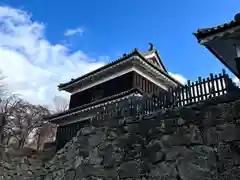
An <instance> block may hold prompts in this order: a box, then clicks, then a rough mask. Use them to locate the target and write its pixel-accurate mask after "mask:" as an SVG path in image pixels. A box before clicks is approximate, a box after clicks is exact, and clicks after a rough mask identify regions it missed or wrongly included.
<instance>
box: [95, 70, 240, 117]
mask: <svg viewBox="0 0 240 180" xmlns="http://www.w3.org/2000/svg"><path fill="white" fill-rule="evenodd" d="M238 90H239V88H238V87H237V85H236V84H235V83H234V82H233V81H232V79H231V78H230V77H229V76H228V75H227V74H226V73H225V71H224V70H223V71H222V73H220V74H218V75H215V76H214V75H213V74H212V73H211V74H210V76H209V77H208V78H206V79H202V78H200V77H199V78H198V80H197V81H195V82H191V81H188V82H187V84H186V85H185V86H183V87H177V88H175V89H173V88H170V89H169V91H167V92H161V93H159V94H152V95H151V96H142V97H136V96H133V97H131V98H128V99H127V100H123V101H121V102H117V103H114V104H109V105H107V106H105V107H103V108H101V109H98V111H97V113H96V116H95V117H94V119H95V120H96V119H98V120H101V119H104V118H108V117H109V118H110V117H111V118H115V117H116V118H128V117H132V116H138V115H144V114H149V113H151V112H154V111H158V110H161V109H164V108H165V109H167V108H174V107H181V106H186V105H190V104H194V103H197V102H200V101H205V100H208V99H211V98H213V97H217V96H221V95H225V94H228V93H230V92H235V91H238Z"/></svg>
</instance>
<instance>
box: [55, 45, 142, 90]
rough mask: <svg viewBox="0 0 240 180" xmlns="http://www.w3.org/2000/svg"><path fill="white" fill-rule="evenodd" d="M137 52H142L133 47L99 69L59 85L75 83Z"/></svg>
mask: <svg viewBox="0 0 240 180" xmlns="http://www.w3.org/2000/svg"><path fill="white" fill-rule="evenodd" d="M135 53H140V52H139V50H138V49H137V48H134V49H133V50H132V51H131V52H129V53H123V55H122V56H120V57H119V58H117V59H116V60H115V61H111V62H110V63H108V64H105V65H103V66H101V67H100V68H98V69H96V70H94V71H91V72H88V73H86V74H84V75H82V76H79V77H77V78H75V79H74V78H72V79H71V80H70V81H68V82H66V83H60V84H59V85H58V87H59V88H60V87H61V86H64V85H66V84H71V83H74V82H76V81H78V80H79V79H81V78H83V77H84V76H86V77H87V76H88V75H90V74H92V73H93V72H95V71H97V70H99V69H101V68H104V67H107V66H111V65H112V64H113V63H116V62H117V61H120V60H123V59H127V58H129V57H131V56H132V55H134V54H135Z"/></svg>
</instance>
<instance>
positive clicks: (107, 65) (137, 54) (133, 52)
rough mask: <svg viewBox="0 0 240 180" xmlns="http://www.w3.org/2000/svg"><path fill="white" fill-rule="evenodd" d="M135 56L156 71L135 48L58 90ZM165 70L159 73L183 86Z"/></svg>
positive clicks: (61, 86)
mask: <svg viewBox="0 0 240 180" xmlns="http://www.w3.org/2000/svg"><path fill="white" fill-rule="evenodd" d="M134 55H136V56H139V57H140V58H141V59H143V60H144V61H146V63H148V64H149V65H151V66H152V67H153V68H155V69H156V67H155V66H154V65H153V64H152V63H150V62H149V61H147V60H146V59H145V57H144V56H143V55H142V54H141V53H140V52H139V51H138V49H137V48H135V49H134V50H133V51H132V52H131V53H129V54H124V55H123V56H122V57H120V58H119V59H117V60H116V61H113V62H111V63H109V64H106V65H105V66H102V67H100V68H98V69H96V70H94V71H91V72H89V73H87V74H85V75H83V76H81V77H79V78H76V79H73V80H71V81H69V82H67V83H63V84H60V85H59V86H58V88H60V89H61V88H64V87H66V86H68V85H70V84H72V83H75V82H77V81H80V80H82V79H84V78H86V77H88V76H91V75H94V74H95V73H97V72H100V71H102V70H104V69H107V68H108V67H111V66H113V65H115V64H118V63H120V62H122V61H124V60H127V59H129V58H130V57H132V56H134ZM164 70H165V71H163V70H161V69H158V71H160V72H161V73H162V74H163V75H165V76H166V77H168V78H169V79H170V80H172V81H173V82H175V83H177V84H178V85H182V84H181V83H180V82H178V81H177V80H176V79H174V78H173V77H171V76H170V75H169V74H168V73H167V72H166V69H164Z"/></svg>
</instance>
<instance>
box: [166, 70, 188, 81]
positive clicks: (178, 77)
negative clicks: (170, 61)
mask: <svg viewBox="0 0 240 180" xmlns="http://www.w3.org/2000/svg"><path fill="white" fill-rule="evenodd" d="M169 75H170V76H172V77H173V78H174V79H176V80H178V81H179V82H180V83H182V84H186V83H187V79H186V78H185V77H183V76H182V75H180V74H175V73H171V72H169Z"/></svg>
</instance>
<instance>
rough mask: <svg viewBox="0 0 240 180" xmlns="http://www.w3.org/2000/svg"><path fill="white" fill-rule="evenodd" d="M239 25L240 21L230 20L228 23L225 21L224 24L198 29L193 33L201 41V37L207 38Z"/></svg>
mask: <svg viewBox="0 0 240 180" xmlns="http://www.w3.org/2000/svg"><path fill="white" fill-rule="evenodd" d="M239 25H240V22H238V21H230V22H228V23H224V24H222V25H219V26H215V27H210V28H201V29H198V30H197V32H195V33H193V34H194V35H195V37H196V38H197V39H198V41H200V40H201V39H203V38H205V37H207V36H209V35H213V34H215V33H219V32H223V31H225V30H228V29H230V28H234V27H237V26H239Z"/></svg>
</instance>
